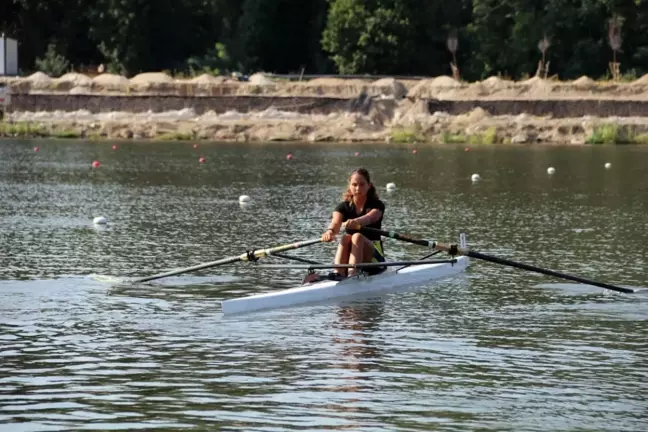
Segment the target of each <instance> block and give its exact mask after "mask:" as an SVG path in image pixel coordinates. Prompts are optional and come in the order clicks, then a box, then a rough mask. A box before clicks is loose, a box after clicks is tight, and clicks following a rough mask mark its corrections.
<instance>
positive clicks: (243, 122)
mask: <svg viewBox="0 0 648 432" xmlns="http://www.w3.org/2000/svg"><path fill="white" fill-rule="evenodd" d="M406 102H408V101H406ZM402 105H408V104H407V103H403V104H402ZM388 114H391V115H388ZM7 120H8V121H9V122H8V123H4V124H1V123H0V135H4V136H42V137H48V136H49V137H65V138H86V139H159V140H213V141H244V142H248V141H257V142H267V141H310V142H321V141H331V142H366V143H372V142H400V143H412V144H414V143H471V144H493V143H520V144H523V143H557V144H584V143H587V142H590V143H613V142H623V143H648V118H645V117H615V118H612V117H610V118H597V117H580V118H561V119H554V118H551V117H535V116H529V115H527V114H520V115H517V116H513V115H504V116H491V115H489V114H488V113H487V112H486V111H484V110H482V109H480V108H476V109H474V110H473V111H472V112H470V113H468V114H463V115H456V116H451V115H448V114H446V113H443V112H435V113H433V114H430V113H429V112H427V107H426V106H425V105H424V104H421V103H419V104H412V103H410V104H409V106H408V107H406V106H402V107H400V109H398V108H397V109H396V110H394V112H393V113H381V112H373V113H370V114H367V115H365V114H360V113H332V114H329V115H312V114H299V113H295V112H285V111H277V110H274V109H268V110H265V111H262V112H251V113H244V114H243V113H236V112H228V113H225V114H220V115H219V114H215V113H213V112H208V113H205V114H203V115H197V114H196V113H195V112H194V111H193V110H191V109H185V110H181V111H167V112H163V113H138V114H133V113H128V112H111V113H99V114H92V113H90V112H88V111H77V112H67V113H64V112H38V113H29V112H19V113H10V114H9V115H8V119H7Z"/></svg>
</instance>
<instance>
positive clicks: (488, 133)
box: [441, 126, 501, 145]
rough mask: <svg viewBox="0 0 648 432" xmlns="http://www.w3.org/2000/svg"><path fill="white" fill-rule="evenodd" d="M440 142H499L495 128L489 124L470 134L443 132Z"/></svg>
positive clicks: (473, 143)
mask: <svg viewBox="0 0 648 432" xmlns="http://www.w3.org/2000/svg"><path fill="white" fill-rule="evenodd" d="M441 142H442V143H444V144H472V145H475V144H497V143H499V142H501V141H500V140H499V139H498V137H497V128H496V127H495V126H491V127H489V128H487V129H486V130H484V131H482V132H478V133H475V134H471V135H463V134H452V133H450V132H443V133H442V134H441Z"/></svg>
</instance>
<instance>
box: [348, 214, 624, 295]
mask: <svg viewBox="0 0 648 432" xmlns="http://www.w3.org/2000/svg"><path fill="white" fill-rule="evenodd" d="M346 229H347V230H351V231H359V232H365V233H373V234H380V235H381V236H383V237H389V238H393V239H396V240H401V241H404V242H408V243H414V244H417V245H421V246H428V247H430V248H432V249H436V250H440V251H444V252H448V253H450V254H451V255H465V256H468V257H471V258H477V259H480V260H483V261H488V262H492V263H495V264H501V265H505V266H509V267H515V268H519V269H522V270H528V271H532V272H536V273H541V274H544V275H548V276H553V277H557V278H560V279H566V280H570V281H574V282H579V283H583V284H587V285H594V286H597V287H601V288H605V289H609V290H612V291H617V292H621V293H625V294H632V293H635V292H636V291H635V290H633V289H632V288H625V287H619V286H616V285H610V284H607V283H605V282H596V281H593V280H589V279H585V278H582V277H579V276H572V275H568V274H565V273H560V272H557V271H554V270H549V269H544V268H540V267H535V266H531V265H528V264H524V263H520V262H516V261H511V260H507V259H504V258H499V257H496V256H492V255H486V254H484V253H481V252H477V251H473V250H471V249H470V248H462V247H458V246H457V245H450V244H446V243H437V242H434V241H431V240H421V239H415V238H413V237H410V236H408V235H405V234H399V233H396V232H393V231H383V230H378V229H375V228H367V227H362V226H360V225H354V226H347V227H346Z"/></svg>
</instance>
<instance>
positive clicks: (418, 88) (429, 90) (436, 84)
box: [407, 76, 462, 99]
mask: <svg viewBox="0 0 648 432" xmlns="http://www.w3.org/2000/svg"><path fill="white" fill-rule="evenodd" d="M461 87H462V84H461V83H460V82H459V81H457V80H456V79H454V78H452V77H449V76H439V77H436V78H433V79H427V80H421V81H420V82H419V83H418V84H417V85H415V86H414V87H412V88H411V89H410V91H409V92H408V93H407V96H408V97H413V98H424V99H425V98H433V97H437V96H442V95H441V94H442V93H445V96H449V95H450V94H452V93H450V94H448V91H449V90H450V91H451V92H453V91H456V90H458V89H460V88H461Z"/></svg>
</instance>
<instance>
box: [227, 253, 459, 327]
mask: <svg viewBox="0 0 648 432" xmlns="http://www.w3.org/2000/svg"><path fill="white" fill-rule="evenodd" d="M397 264H399V265H400V264H401V263H397ZM467 266H468V257H458V258H456V259H453V260H445V261H444V262H439V263H430V264H417V265H408V266H406V267H404V268H398V269H396V268H393V267H392V268H390V269H387V270H386V271H384V272H383V273H380V274H377V275H371V276H369V275H366V274H365V273H359V274H357V275H355V276H352V277H348V278H346V279H343V280H320V281H315V282H311V283H305V284H302V285H299V286H297V287H294V288H288V289H285V290H281V291H275V292H269V293H261V294H255V295H251V296H247V297H239V298H233V299H229V300H225V301H223V302H222V308H223V314H225V315H230V314H240V313H248V312H254V311H260V310H268V309H276V308H283V307H287V306H296V305H300V304H305V303H315V302H321V301H324V300H330V299H334V298H344V297H351V296H355V295H359V294H366V293H376V292H385V291H390V290H395V289H403V288H407V287H411V286H415V285H421V284H425V283H428V282H432V281H436V280H440V279H445V278H448V277H451V276H455V275H457V274H459V273H461V272H463V271H464V270H465V269H466V267H467Z"/></svg>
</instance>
